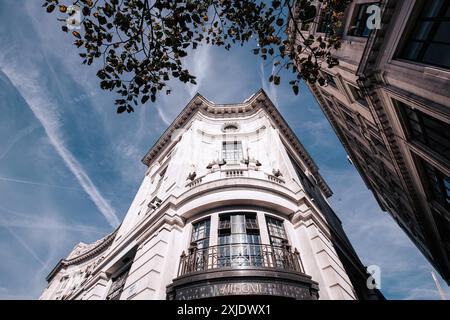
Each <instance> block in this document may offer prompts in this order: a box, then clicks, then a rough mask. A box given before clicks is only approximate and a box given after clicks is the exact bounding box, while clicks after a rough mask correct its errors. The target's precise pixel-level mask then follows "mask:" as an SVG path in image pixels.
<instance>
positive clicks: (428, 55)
mask: <svg viewBox="0 0 450 320" xmlns="http://www.w3.org/2000/svg"><path fill="white" fill-rule="evenodd" d="M423 62H426V63H429V64H434V65H439V66H443V67H446V68H450V45H448V44H438V43H432V44H430V45H429V46H428V47H427V49H426V50H425V54H424V57H423Z"/></svg>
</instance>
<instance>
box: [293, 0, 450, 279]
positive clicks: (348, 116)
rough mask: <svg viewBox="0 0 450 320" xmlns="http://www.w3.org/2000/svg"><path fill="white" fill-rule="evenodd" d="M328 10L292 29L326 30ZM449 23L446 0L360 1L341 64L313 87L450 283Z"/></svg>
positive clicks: (350, 17)
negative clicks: (371, 25) (371, 26)
mask: <svg viewBox="0 0 450 320" xmlns="http://www.w3.org/2000/svg"><path fill="white" fill-rule="evenodd" d="M373 5H376V6H377V7H378V8H379V9H380V13H381V15H380V18H381V19H380V28H379V29H373V30H370V29H368V27H367V24H366V21H367V20H368V18H369V17H370V16H372V14H373V13H374V12H375V11H371V9H368V8H369V7H370V6H373ZM318 9H319V10H321V9H320V5H318ZM372 10H373V9H372ZM368 11H369V12H368ZM323 17H326V14H321V15H320V17H319V19H318V20H317V21H315V22H314V23H311V24H308V25H303V26H298V28H295V29H294V32H292V36H295V37H296V38H297V41H301V40H300V37H299V33H300V32H302V33H304V34H313V35H314V36H316V37H317V36H326V34H327V32H328V30H327V24H326V23H325V22H324V21H322V19H323ZM374 17H375V16H372V17H370V18H369V19H371V22H375V21H374V20H373V19H374ZM449 30H450V1H448V0H429V1H428V0H427V1H422V0H410V1H397V0H382V1H378V2H375V1H370V0H369V1H367V0H357V1H353V2H352V3H351V4H350V5H349V7H348V8H347V11H346V13H345V17H344V19H343V25H342V30H341V31H340V32H341V36H342V39H343V41H342V48H341V49H339V50H337V51H336V52H335V55H336V56H337V57H338V59H339V61H340V64H339V66H337V67H333V68H331V69H328V68H327V67H326V66H325V63H324V64H323V68H322V75H323V77H324V79H325V80H326V85H325V86H319V85H315V84H309V87H310V89H311V91H312V93H313V94H314V96H315V97H316V99H317V101H318V103H319V105H320V107H321V108H322V110H323V112H324V113H325V115H326V117H327V118H328V120H329V122H330V123H331V125H332V127H333V128H334V130H335V132H336V134H337V136H338V137H339V139H340V140H341V142H342V144H343V145H344V147H345V149H346V150H347V152H348V156H349V160H350V161H351V162H352V163H353V164H354V166H355V167H356V168H357V169H358V171H359V173H360V174H361V176H362V178H363V179H364V181H365V183H366V185H367V186H368V188H369V189H370V190H372V192H373V194H374V195H375V198H376V199H377V201H378V203H379V205H380V207H381V208H382V209H383V210H385V211H388V212H389V213H390V214H391V215H392V217H393V218H394V219H395V220H396V222H397V223H398V225H399V226H400V227H401V228H402V229H403V230H404V231H405V233H406V234H407V235H408V236H409V238H410V239H411V240H412V241H413V242H414V243H415V244H416V246H417V247H418V248H419V249H420V251H421V252H422V253H423V254H424V255H425V257H426V258H427V259H428V260H429V261H430V262H431V264H432V265H433V266H434V267H435V268H436V269H437V270H438V271H439V272H440V274H441V275H442V277H443V278H444V279H445V280H446V281H447V283H449V284H450V213H449V209H450V179H449V172H450V125H449V124H450V81H449V80H450V70H449V69H450V36H449Z"/></svg>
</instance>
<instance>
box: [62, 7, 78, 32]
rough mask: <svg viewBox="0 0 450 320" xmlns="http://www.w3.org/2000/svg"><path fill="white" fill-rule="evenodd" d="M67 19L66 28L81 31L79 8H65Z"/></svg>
mask: <svg viewBox="0 0 450 320" xmlns="http://www.w3.org/2000/svg"><path fill="white" fill-rule="evenodd" d="M67 14H68V15H69V17H67V19H66V25H67V28H68V29H70V30H75V29H81V8H80V7H79V6H77V5H71V6H69V7H68V8H67Z"/></svg>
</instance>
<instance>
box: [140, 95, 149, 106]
mask: <svg viewBox="0 0 450 320" xmlns="http://www.w3.org/2000/svg"><path fill="white" fill-rule="evenodd" d="M148 98H149V96H147V95H145V96H143V97H142V99H141V103H142V104H144V103H146V102H147V100H148Z"/></svg>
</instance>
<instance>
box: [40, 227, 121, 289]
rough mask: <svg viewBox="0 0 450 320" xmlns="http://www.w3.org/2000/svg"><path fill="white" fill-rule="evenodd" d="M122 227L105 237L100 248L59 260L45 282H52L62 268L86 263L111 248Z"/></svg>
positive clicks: (99, 245)
mask: <svg viewBox="0 0 450 320" xmlns="http://www.w3.org/2000/svg"><path fill="white" fill-rule="evenodd" d="M119 227H120V225H119V226H118V227H117V228H116V229H115V230H114V231H113V232H111V233H109V234H107V235H106V236H104V237H103V238H102V239H103V240H104V241H102V242H101V243H99V244H98V246H96V247H93V248H92V249H90V250H88V251H87V252H84V253H82V254H81V255H79V256H76V257H73V258H71V259H61V260H59V262H58V263H57V264H56V266H55V267H54V268H53V269H52V271H50V273H49V274H48V276H47V277H46V278H45V280H46V281H47V282H50V281H51V280H52V279H53V277H54V276H55V275H56V274H57V273H58V271H59V270H61V268H63V267H66V266H69V265H72V264H77V263H81V262H84V261H86V260H87V259H89V258H91V257H92V256H94V254H97V253H99V251H100V252H103V251H104V250H105V249H107V248H109V246H110V245H111V244H112V242H113V240H114V238H115V236H116V234H117V231H118V230H119Z"/></svg>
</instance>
